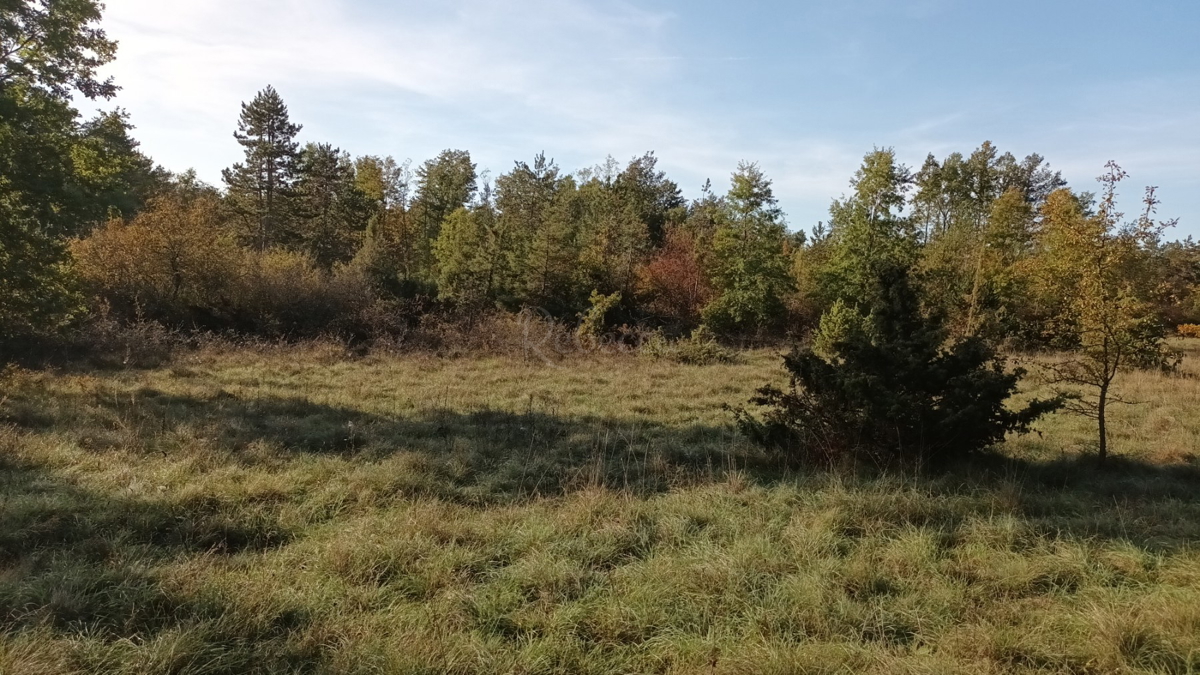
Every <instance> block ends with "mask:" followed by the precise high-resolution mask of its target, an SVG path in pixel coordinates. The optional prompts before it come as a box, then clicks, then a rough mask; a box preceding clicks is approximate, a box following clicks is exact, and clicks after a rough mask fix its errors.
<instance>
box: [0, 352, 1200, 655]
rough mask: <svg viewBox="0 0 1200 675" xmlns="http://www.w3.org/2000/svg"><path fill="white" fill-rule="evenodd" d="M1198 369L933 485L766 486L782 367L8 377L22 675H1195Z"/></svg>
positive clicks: (574, 364)
mask: <svg viewBox="0 0 1200 675" xmlns="http://www.w3.org/2000/svg"><path fill="white" fill-rule="evenodd" d="M1193 344H1195V343H1193ZM1188 357H1189V358H1188V360H1187V361H1186V362H1185V365H1184V368H1183V371H1182V372H1181V373H1180V374H1178V375H1175V376H1164V375H1161V374H1154V373H1149V374H1136V375H1131V376H1128V377H1127V378H1126V379H1125V380H1124V383H1123V385H1122V387H1123V392H1124V395H1125V396H1126V397H1127V398H1129V399H1133V400H1138V401H1141V404H1140V405H1137V406H1124V407H1120V408H1118V409H1117V410H1116V411H1115V413H1114V414H1115V415H1116V420H1115V422H1114V423H1113V425H1112V426H1113V434H1114V436H1113V451H1114V452H1116V453H1118V454H1119V455H1122V456H1123V458H1122V459H1121V460H1120V461H1117V462H1114V463H1113V464H1112V466H1111V467H1109V468H1108V469H1106V470H1097V469H1095V468H1094V467H1093V461H1092V460H1091V459H1090V458H1088V457H1086V456H1084V455H1083V453H1086V452H1087V451H1088V450H1089V448H1090V447H1091V440H1090V439H1091V433H1092V431H1091V426H1090V423H1089V422H1088V421H1087V420H1082V419H1076V418H1068V417H1057V418H1054V419H1051V420H1047V421H1046V422H1044V423H1042V424H1041V425H1040V432H1041V433H1040V435H1037V434H1035V435H1031V436H1028V437H1025V438H1022V439H1017V440H1014V441H1011V442H1010V443H1009V444H1008V445H1007V447H1005V448H1004V449H1003V450H1004V452H1005V454H1006V455H1008V456H1009V457H1010V458H1011V459H1010V460H1009V461H996V462H992V463H990V464H989V467H988V468H986V469H984V468H978V469H974V470H971V471H966V470H963V471H960V472H957V473H953V474H951V475H947V476H941V477H936V478H934V477H918V476H903V475H891V476H874V477H868V476H847V475H830V474H820V473H816V474H804V473H797V472H786V471H781V470H779V469H777V468H773V466H772V465H771V464H770V463H768V462H765V461H764V458H763V457H761V456H760V455H759V454H758V452H757V451H756V450H755V449H754V448H752V447H749V446H748V445H747V444H746V443H745V441H743V440H741V439H739V438H738V436H737V434H736V433H735V432H734V431H733V430H732V429H731V428H730V426H729V423H730V415H729V413H727V412H725V411H724V410H722V404H726V403H728V404H740V403H742V402H744V401H745V400H746V399H747V398H748V396H749V395H750V393H751V392H752V390H753V389H754V388H756V387H757V386H759V385H761V384H763V383H765V382H767V381H770V380H776V381H778V380H779V379H780V377H781V370H780V368H779V363H778V359H777V358H776V356H775V355H773V354H771V353H768V352H754V353H750V354H746V355H744V356H742V357H741V358H740V359H739V361H738V362H736V363H733V364H725V365H715V366H705V367H699V366H681V365H675V364H672V363H668V362H659V361H649V360H646V359H642V358H638V357H635V356H596V357H592V358H587V359H582V360H579V361H568V362H561V363H558V364H545V363H542V362H541V361H537V360H534V361H528V362H526V361H522V360H519V359H514V358H498V357H497V358H485V357H478V358H460V359H440V360H439V359H435V358H432V357H418V356H411V357H385V356H378V357H376V356H370V357H367V358H362V359H351V358H347V357H346V356H345V355H344V354H343V353H342V352H340V351H339V350H337V349H335V348H332V347H311V348H305V349H300V348H293V349H290V350H288V349H282V348H281V349H278V350H272V349H264V350H257V351H249V350H243V351H229V352H216V351H209V352H202V353H197V354H192V355H188V356H185V357H181V358H179V359H178V360H176V361H174V362H172V363H171V364H169V365H167V366H164V367H160V368H154V369H145V370H108V371H63V372H56V373H30V372H25V371H19V372H11V373H9V374H8V375H7V376H6V378H5V379H4V380H3V389H0V398H4V401H3V403H2V404H0V631H2V633H0V673H4V674H6V675H7V674H12V675H35V674H40V673H46V674H49V673H54V674H58V673H128V674H131V675H132V674H135V673H137V674H142V673H197V674H198V673H205V674H210V673H212V674H215V673H258V672H263V673H284V672H287V673H291V672H299V673H464V674H467V673H472V674H473V673H858V672H873V673H962V672H967V673H1002V672H1030V673H1034V672H1039V673H1197V672H1200V548H1198V547H1197V542H1200V458H1198V457H1197V455H1198V454H1200V349H1197V348H1195V347H1194V346H1193V347H1191V348H1190V351H1189V355H1188Z"/></svg>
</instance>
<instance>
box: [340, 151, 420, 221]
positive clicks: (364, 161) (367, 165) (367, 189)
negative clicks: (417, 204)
mask: <svg viewBox="0 0 1200 675" xmlns="http://www.w3.org/2000/svg"><path fill="white" fill-rule="evenodd" d="M410 164H411V162H410V161H409V160H404V161H403V162H400V163H397V162H396V160H395V159H393V158H391V157H375V156H371V155H367V156H365V157H359V158H358V159H356V160H354V184H355V185H356V186H358V189H359V190H361V191H362V193H363V194H364V195H366V197H367V199H368V200H370V202H371V204H372V205H373V207H374V208H375V211H376V212H381V211H387V210H389V209H396V208H399V209H407V208H408V206H409V204H408V201H409V188H410V186H411V184H412V171H411V170H410V169H409V165H410Z"/></svg>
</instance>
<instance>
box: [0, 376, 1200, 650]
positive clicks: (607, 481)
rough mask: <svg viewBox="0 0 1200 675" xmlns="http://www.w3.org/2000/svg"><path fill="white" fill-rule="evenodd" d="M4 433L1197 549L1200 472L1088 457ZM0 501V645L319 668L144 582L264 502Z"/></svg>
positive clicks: (10, 420) (180, 432)
mask: <svg viewBox="0 0 1200 675" xmlns="http://www.w3.org/2000/svg"><path fill="white" fill-rule="evenodd" d="M2 424H9V425H14V426H16V427H18V428H19V429H21V431H20V432H17V433H13V434H11V435H10V437H11V438H15V439H17V442H20V439H21V438H29V437H34V436H37V435H39V434H47V433H55V434H59V435H64V436H66V438H68V439H70V440H71V441H73V442H74V443H76V444H77V445H78V446H79V447H81V448H85V449H87V450H89V451H91V452H97V453H105V452H110V451H112V450H114V449H120V450H122V451H125V452H130V451H132V452H135V453H139V452H140V453H145V454H146V455H148V456H149V455H158V456H167V457H169V456H170V455H171V453H175V452H192V453H195V452H204V453H208V454H209V455H211V456H210V457H209V458H208V461H209V463H210V464H212V463H216V464H218V465H220V464H228V465H231V466H243V467H245V468H247V469H254V470H265V471H275V470H284V469H286V468H287V466H288V465H289V463H291V462H295V461H303V460H305V459H313V458H323V457H335V458H346V459H353V460H355V461H362V462H380V463H381V467H382V466H383V465H382V462H384V461H385V460H387V459H389V458H392V457H395V456H397V455H405V456H407V457H410V458H412V459H413V461H411V462H409V463H407V464H405V465H404V467H405V468H404V471H406V472H407V474H406V475H404V476H397V477H396V478H397V481H398V482H397V483H396V484H397V485H398V486H399V487H397V489H396V491H395V492H396V497H397V498H399V499H412V498H424V497H430V496H432V497H436V498H438V499H443V500H448V501H454V502H456V503H460V504H467V505H471V506H475V507H486V506H489V505H495V504H506V503H520V502H524V501H528V500H532V499H536V498H539V497H544V496H554V495H560V494H565V493H568V492H570V491H571V490H573V489H577V488H581V487H587V486H593V487H601V486H602V487H607V488H612V489H619V490H628V491H630V492H632V493H635V494H639V495H643V496H645V495H653V494H658V493H662V492H664V491H667V490H669V489H670V488H672V487H674V486H681V485H689V484H690V485H695V484H701V483H704V482H712V481H720V480H727V479H728V478H729V476H730V474H732V473H735V472H736V474H737V475H739V476H741V477H742V479H744V480H746V481H747V482H749V483H751V484H756V485H760V486H763V487H777V486H782V487H796V488H798V489H802V490H803V489H817V490H819V489H832V488H831V486H835V485H841V486H849V487H842V488H839V489H841V490H842V492H841V493H840V496H839V497H838V499H840V500H842V502H841V508H842V509H843V511H844V512H845V514H846V515H845V516H844V521H845V526H844V530H845V532H844V534H845V535H846V536H848V537H851V538H853V537H854V536H856V532H858V533H862V532H866V531H867V530H868V529H869V528H870V527H871V526H872V524H876V525H878V524H882V525H883V526H886V527H896V526H900V525H918V526H922V527H931V528H935V529H939V530H941V531H944V532H945V533H947V535H948V536H949V537H951V538H952V537H953V536H954V535H955V533H956V532H957V531H958V530H959V528H960V526H961V525H962V524H963V523H964V522H965V521H966V520H967V519H970V518H975V517H988V516H989V514H995V513H997V512H1002V513H1005V514H1008V515H1011V516H1013V517H1015V518H1018V519H1020V520H1021V521H1023V522H1024V523H1026V524H1028V525H1029V527H1030V529H1031V530H1032V531H1033V532H1034V533H1036V534H1037V535H1039V536H1044V537H1048V538H1051V539H1076V540H1078V539H1089V538H1096V539H1105V540H1115V541H1126V542H1129V543H1130V544H1132V545H1134V546H1136V547H1139V548H1141V549H1143V550H1146V551H1150V552H1157V553H1168V552H1172V551H1178V550H1184V549H1188V548H1189V547H1193V546H1194V544H1195V542H1196V541H1200V472H1197V471H1196V470H1195V469H1193V468H1185V467H1158V466H1152V465H1149V464H1145V463H1140V462H1136V461H1131V460H1122V459H1120V458H1117V459H1115V460H1114V461H1112V462H1110V464H1109V465H1108V466H1107V467H1104V468H1098V467H1096V466H1095V460H1094V458H1090V457H1082V458H1077V459H1063V460H1060V461H1057V462H1053V463H1041V464H1039V463H1032V462H1027V461H1021V460H1017V459H1012V458H1007V457H1002V456H999V455H996V456H989V457H984V458H981V459H980V460H979V461H976V462H973V463H971V464H969V465H963V466H959V467H956V468H953V469H950V470H948V471H946V472H943V473H940V474H938V475H911V476H898V475H886V476H880V475H869V474H863V475H857V476H853V477H850V478H851V480H847V477H845V476H830V475H828V474H822V473H819V472H797V471H785V470H781V469H779V468H778V465H777V464H775V463H772V462H770V461H769V460H768V459H767V458H766V457H765V456H764V455H762V454H761V453H759V452H758V451H757V450H756V449H754V448H753V447H751V446H750V445H749V444H748V443H746V442H745V441H744V440H741V439H739V438H738V437H737V435H736V433H735V432H734V431H733V430H732V429H731V428H723V427H717V426H705V425H690V426H671V425H663V424H657V423H649V422H644V421H637V420H624V419H609V418H572V417H566V416H562V415H559V414H555V413H553V412H547V411H539V410H534V409H532V408H531V409H529V410H526V411H524V412H511V411H500V410H486V409H485V410H476V411H468V412H461V411H451V410H445V409H430V410H426V411H422V412H419V413H416V414H413V415H410V416H405V417H395V418H393V417H387V416H382V415H374V414H369V413H364V412H362V411H358V410H352V409H347V408H341V407H336V406H330V405H323V404H319V403H314V402H311V401H307V400H303V399H285V398H254V399H242V398H238V397H235V396H231V395H229V394H226V393H223V392H217V393H215V394H213V395H211V396H207V397H185V396H177V395H172V394H167V393H164V392H160V391H155V390H150V389H143V390H139V391H137V392H135V393H134V394H133V395H128V394H121V395H117V394H111V395H110V394H106V393H101V394H71V395H66V394H61V393H59V394H53V395H50V394H43V395H37V394H33V395H21V394H18V395H16V396H14V397H13V398H12V400H10V401H8V402H7V403H6V404H5V405H4V407H3V408H2V409H0V425H2ZM125 461H128V459H126V460H125ZM147 461H151V460H150V459H149V458H148V460H147ZM380 470H381V471H385V470H395V469H394V468H392V469H385V468H381V469H380ZM385 483H386V481H385ZM0 494H2V495H3V496H2V498H0V630H3V631H5V632H8V633H11V632H14V631H17V632H19V631H24V630H52V631H55V632H57V633H58V634H60V635H63V636H71V635H79V634H88V635H90V636H99V637H100V638H102V640H101V642H102V643H106V644H113V643H116V642H119V641H121V640H126V641H128V640H136V641H139V642H141V641H146V640H152V639H153V638H154V637H155V636H157V635H162V634H164V633H166V632H168V631H171V630H173V629H177V628H182V627H185V626H191V625H196V624H198V623H207V624H208V625H212V626H218V627H219V628H214V629H213V630H215V631H216V633H214V634H212V635H209V636H206V638H205V639H206V640H207V641H208V642H209V643H219V644H221V645H225V647H222V649H226V651H227V652H228V655H229V659H228V663H229V664H230V665H229V666H228V668H226V669H225V670H224V671H222V670H221V669H220V668H216V669H213V670H211V671H206V672H248V671H251V670H253V664H254V659H257V658H261V655H262V654H263V653H264V649H267V650H272V649H273V653H275V654H276V655H277V658H278V659H281V660H282V662H287V661H288V660H293V659H294V661H295V663H296V665H297V668H296V670H302V668H301V666H302V665H304V664H308V665H310V666H311V665H312V664H314V663H316V662H318V661H319V658H320V653H319V648H318V647H314V646H312V645H311V644H310V642H309V641H305V640H303V639H299V638H297V637H296V636H297V635H299V634H302V633H303V632H304V631H306V630H308V629H309V628H310V627H311V623H312V619H311V618H310V617H309V616H308V615H307V614H306V613H305V612H304V610H303V607H302V606H299V605H297V606H295V607H289V606H288V605H286V603H285V604H280V605H279V606H278V607H273V608H269V609H268V610H266V611H263V610H261V609H260V610H259V611H260V614H258V615H256V616H254V617H251V618H249V619H247V620H244V621H228V620H224V618H225V617H227V615H229V614H230V613H231V612H237V611H242V610H238V609H236V608H234V607H231V606H229V605H228V604H227V603H224V602H222V601H220V600H219V599H215V598H216V596H215V595H214V596H208V595H205V594H203V593H196V592H194V591H189V592H186V593H185V592H180V591H177V590H173V588H174V587H173V586H171V585H170V584H166V583H164V580H163V579H162V578H160V577H159V572H158V571H157V570H161V569H163V567H164V566H165V565H167V564H169V563H171V562H175V561H180V560H186V559H191V558H197V557H200V556H214V555H215V556H225V555H232V554H248V555H253V554H255V553H260V552H266V551H269V550H271V549H273V548H276V547H279V546H284V545H286V544H288V543H289V542H290V541H292V540H293V539H294V538H295V537H297V536H302V533H299V532H289V531H287V529H286V528H285V527H284V526H283V525H281V522H282V520H281V517H280V511H281V506H280V504H279V503H271V502H265V503H249V502H245V501H240V502H239V501H234V502H232V503H229V502H226V501H223V500H222V499H220V495H219V494H209V495H208V496H201V497H196V498H191V499H176V498H172V496H171V495H164V496H163V498H162V499H161V500H157V499H151V498H150V497H142V498H131V497H123V496H121V495H120V494H118V493H117V492H115V491H113V492H111V493H110V492H104V493H101V492H97V491H89V490H83V489H81V488H79V487H78V486H77V485H76V484H75V483H74V482H73V481H71V480H68V479H66V478H64V477H63V476H57V475H55V474H54V473H53V472H52V471H49V470H47V469H45V468H44V467H39V466H35V465H29V464H21V463H19V462H14V461H11V460H9V461H3V460H0ZM199 494H204V493H203V492H200V493H199ZM330 517H333V516H330ZM264 645H266V646H265V647H264ZM272 645H274V647H271V646H272ZM210 646H211V644H210ZM239 650H240V651H239ZM239 654H241V655H243V656H244V658H242V657H239V656H238V655H239ZM184 656H186V653H185V654H184ZM181 658H182V657H181Z"/></svg>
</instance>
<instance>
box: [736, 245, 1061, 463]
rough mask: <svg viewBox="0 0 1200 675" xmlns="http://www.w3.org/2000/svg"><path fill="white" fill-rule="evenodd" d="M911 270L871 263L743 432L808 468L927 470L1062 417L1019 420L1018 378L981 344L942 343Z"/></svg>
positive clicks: (938, 321)
mask: <svg viewBox="0 0 1200 675" xmlns="http://www.w3.org/2000/svg"><path fill="white" fill-rule="evenodd" d="M910 272H911V268H910V267H905V266H903V265H897V264H886V265H879V264H873V265H871V266H869V267H867V268H866V269H864V270H862V274H861V276H862V277H863V278H864V279H865V280H867V282H868V283H866V284H865V287H864V296H863V297H861V298H859V302H858V303H857V306H856V307H854V308H851V307H850V306H849V305H847V304H844V303H841V302H839V303H837V304H835V305H834V309H832V310H831V311H830V312H829V313H827V314H826V316H825V318H823V319H822V322H821V330H820V331H819V333H820V335H819V336H818V340H817V341H816V342H817V344H815V345H813V346H811V347H799V348H797V349H796V350H795V351H793V352H792V353H791V354H790V355H789V356H788V357H787V358H786V359H785V364H784V366H785V368H786V369H787V371H788V374H789V375H790V377H791V385H790V387H788V388H787V389H779V388H776V387H764V388H763V389H761V390H760V391H759V394H758V396H757V397H756V398H755V399H754V400H753V403H755V404H757V405H761V406H765V407H766V413H765V415H764V417H763V419H761V420H759V419H756V418H754V417H752V416H751V415H749V414H748V413H746V412H745V411H742V412H741V413H740V414H739V421H740V425H741V427H742V429H743V430H744V431H745V432H747V433H748V434H749V435H750V436H751V437H752V438H754V439H755V440H757V441H759V442H761V443H763V444H764V445H767V446H768V447H771V448H774V449H776V450H779V451H782V452H784V453H787V454H788V455H789V456H790V457H791V458H796V459H799V460H801V461H803V462H816V463H828V464H834V463H841V462H845V461H855V460H865V461H867V462H869V463H872V464H876V465H879V466H896V465H901V466H917V467H922V466H929V465H932V464H939V463H942V462H945V461H947V460H953V459H954V458H955V457H962V456H966V455H969V454H970V453H973V452H976V451H979V450H982V449H985V448H987V447H988V446H991V445H994V444H996V443H999V442H1000V441H1002V440H1004V437H1005V435H1006V434H1008V433H1010V432H1016V433H1021V432H1026V431H1028V430H1029V427H1030V425H1031V424H1032V423H1033V422H1034V421H1036V420H1037V419H1038V418H1040V417H1041V416H1043V415H1045V414H1047V413H1049V412H1052V411H1054V410H1057V409H1058V408H1061V407H1062V405H1063V399H1062V398H1061V397H1059V398H1054V399H1050V400H1035V401H1032V402H1030V403H1029V404H1028V405H1027V406H1026V407H1024V408H1022V409H1010V408H1009V407H1008V406H1007V404H1006V402H1007V401H1008V399H1010V398H1011V397H1012V396H1013V394H1014V393H1016V389H1017V384H1018V382H1019V381H1020V378H1021V376H1022V375H1023V373H1022V372H1021V371H1020V370H1019V369H1018V370H1015V371H1008V370H1007V369H1006V368H1005V365H1004V362H1003V360H1002V359H1000V358H998V357H997V355H996V353H995V352H994V351H993V350H992V348H991V347H990V346H988V344H987V343H986V342H984V341H983V340H981V339H979V338H968V339H965V340H960V341H957V342H951V341H948V332H947V330H946V328H945V324H944V320H943V318H942V316H941V315H939V314H937V313H933V314H926V313H924V312H923V311H922V309H921V305H922V301H921V298H920V295H919V293H918V291H917V289H916V288H915V287H914V285H913V284H912V283H911V280H910Z"/></svg>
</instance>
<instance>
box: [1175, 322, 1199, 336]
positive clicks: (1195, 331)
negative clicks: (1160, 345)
mask: <svg viewBox="0 0 1200 675" xmlns="http://www.w3.org/2000/svg"><path fill="white" fill-rule="evenodd" d="M1176 330H1178V331H1179V337H1185V338H1200V324H1194V323H1185V324H1180V326H1179V328H1177V329H1176Z"/></svg>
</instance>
